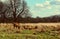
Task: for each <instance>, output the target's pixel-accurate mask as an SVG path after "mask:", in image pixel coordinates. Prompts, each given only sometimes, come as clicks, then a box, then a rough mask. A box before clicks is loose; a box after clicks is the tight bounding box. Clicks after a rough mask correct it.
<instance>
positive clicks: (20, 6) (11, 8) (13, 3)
mask: <svg viewBox="0 0 60 39" xmlns="http://www.w3.org/2000/svg"><path fill="white" fill-rule="evenodd" d="M0 5H1V6H2V5H4V6H3V8H2V12H1V11H0V12H1V13H3V17H4V18H9V17H12V18H13V19H14V23H15V24H16V22H15V21H16V19H18V17H28V16H30V15H29V9H28V7H27V4H26V2H25V0H8V3H3V2H1V3H0ZM0 8H1V7H0ZM15 24H14V26H15Z"/></svg>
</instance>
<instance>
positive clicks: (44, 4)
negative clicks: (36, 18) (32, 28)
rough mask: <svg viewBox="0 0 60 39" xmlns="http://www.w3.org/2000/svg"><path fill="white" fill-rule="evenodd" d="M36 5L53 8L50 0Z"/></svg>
mask: <svg viewBox="0 0 60 39" xmlns="http://www.w3.org/2000/svg"><path fill="white" fill-rule="evenodd" d="M35 6H36V7H38V8H39V7H40V8H45V9H51V5H50V2H49V1H46V2H44V3H42V4H39V3H37V4H36V5H35Z"/></svg>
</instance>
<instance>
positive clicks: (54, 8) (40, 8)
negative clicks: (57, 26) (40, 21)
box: [26, 0, 60, 17]
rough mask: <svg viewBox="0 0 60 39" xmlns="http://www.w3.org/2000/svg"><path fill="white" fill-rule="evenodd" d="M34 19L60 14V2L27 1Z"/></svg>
mask: <svg viewBox="0 0 60 39" xmlns="http://www.w3.org/2000/svg"><path fill="white" fill-rule="evenodd" d="M26 2H27V4H28V6H29V9H30V12H31V13H32V15H33V17H37V16H39V17H47V16H52V15H59V14H60V0H26Z"/></svg>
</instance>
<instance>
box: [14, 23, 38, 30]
mask: <svg viewBox="0 0 60 39" xmlns="http://www.w3.org/2000/svg"><path fill="white" fill-rule="evenodd" d="M22 27H23V28H24V29H28V30H32V29H37V28H38V26H29V25H23V26H20V25H19V23H14V28H18V29H20V28H22Z"/></svg>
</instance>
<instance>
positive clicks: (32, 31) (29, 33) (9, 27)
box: [0, 23, 60, 39]
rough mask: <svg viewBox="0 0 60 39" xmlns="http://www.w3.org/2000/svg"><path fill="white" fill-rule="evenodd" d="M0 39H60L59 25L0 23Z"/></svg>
mask: <svg viewBox="0 0 60 39" xmlns="http://www.w3.org/2000/svg"><path fill="white" fill-rule="evenodd" d="M0 39H60V23H19V28H17V27H14V26H13V24H12V23H0Z"/></svg>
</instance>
